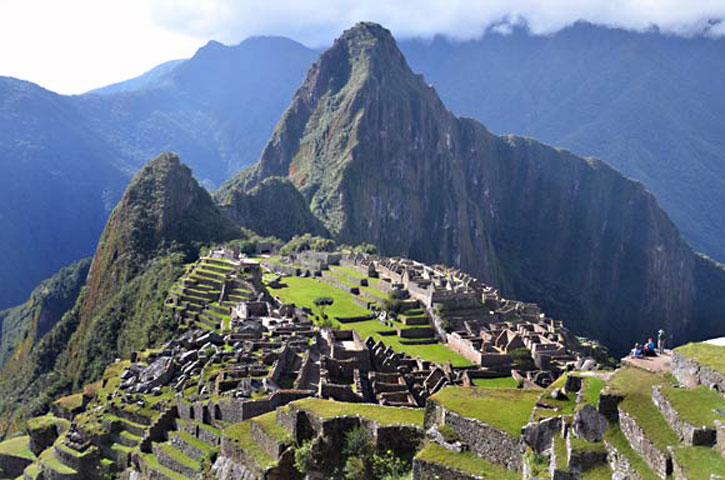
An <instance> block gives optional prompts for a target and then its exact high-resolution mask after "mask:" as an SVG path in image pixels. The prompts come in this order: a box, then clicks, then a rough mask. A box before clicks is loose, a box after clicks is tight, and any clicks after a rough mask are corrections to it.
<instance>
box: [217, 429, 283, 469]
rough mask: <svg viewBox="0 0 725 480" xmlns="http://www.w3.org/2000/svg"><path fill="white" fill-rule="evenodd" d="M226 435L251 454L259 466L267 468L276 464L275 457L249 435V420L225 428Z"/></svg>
mask: <svg viewBox="0 0 725 480" xmlns="http://www.w3.org/2000/svg"><path fill="white" fill-rule="evenodd" d="M224 436H225V437H227V438H228V439H230V440H232V441H233V442H234V443H235V444H236V445H237V446H238V447H240V448H241V449H242V450H244V451H245V452H246V453H247V454H249V455H251V456H252V457H253V458H254V460H255V461H256V462H257V465H258V466H259V468H261V469H266V468H268V467H271V466H272V465H274V463H275V461H274V459H273V458H272V457H270V456H269V455H267V453H266V452H265V451H264V450H262V449H261V448H260V446H259V445H257V444H256V443H255V442H254V441H253V440H252V438H251V437H250V436H249V420H245V421H243V422H240V423H235V424H233V425H230V426H228V427H227V428H225V429H224Z"/></svg>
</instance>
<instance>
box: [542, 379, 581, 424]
mask: <svg viewBox="0 0 725 480" xmlns="http://www.w3.org/2000/svg"><path fill="white" fill-rule="evenodd" d="M566 377H567V374H564V375H562V376H560V377H559V378H557V379H556V380H555V381H554V383H552V384H551V385H549V387H548V388H547V389H546V390H544V391H543V392H542V393H541V395H540V397H539V403H540V404H543V405H546V406H548V407H551V409H550V410H549V409H544V408H538V409H537V411H536V416H537V417H539V418H541V417H546V416H549V415H573V414H574V411H575V410H576V397H577V395H576V393H568V394H567V395H566V397H567V399H566V400H556V399H554V398H552V397H551V392H553V391H554V390H556V389H557V388H560V389H563V388H564V385H566Z"/></svg>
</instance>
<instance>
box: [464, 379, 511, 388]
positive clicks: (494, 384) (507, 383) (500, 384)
mask: <svg viewBox="0 0 725 480" xmlns="http://www.w3.org/2000/svg"><path fill="white" fill-rule="evenodd" d="M473 384H474V385H475V386H477V387H483V388H517V387H518V386H519V381H518V380H516V379H514V378H513V377H499V378H474V379H473Z"/></svg>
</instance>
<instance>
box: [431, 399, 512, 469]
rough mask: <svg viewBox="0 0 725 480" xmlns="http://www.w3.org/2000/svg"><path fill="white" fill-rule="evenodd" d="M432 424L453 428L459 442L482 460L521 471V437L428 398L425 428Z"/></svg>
mask: <svg viewBox="0 0 725 480" xmlns="http://www.w3.org/2000/svg"><path fill="white" fill-rule="evenodd" d="M436 420H437V421H436ZM433 423H436V424H439V425H440V424H444V425H448V426H450V427H451V428H453V429H454V430H455V431H456V433H457V434H458V436H459V437H460V440H461V442H463V443H466V444H468V446H469V448H470V450H471V451H472V452H473V453H475V454H476V455H478V456H479V457H481V458H483V459H484V460H487V461H489V462H492V463H496V464H498V465H501V466H503V467H505V468H507V469H509V470H515V471H521V468H522V462H523V453H524V446H523V442H522V441H521V439H518V438H514V437H512V436H511V435H509V434H508V433H506V432H504V431H502V430H499V429H497V428H494V427H492V426H490V425H487V424H485V423H484V422H482V421H480V420H476V419H473V418H467V417H463V416H461V415H459V414H457V413H455V412H452V411H450V410H448V409H446V408H444V407H443V406H441V405H439V404H437V403H435V402H430V401H429V403H428V405H426V412H425V426H426V428H430V426H431V425H432V424H433Z"/></svg>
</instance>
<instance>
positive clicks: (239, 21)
mask: <svg viewBox="0 0 725 480" xmlns="http://www.w3.org/2000/svg"><path fill="white" fill-rule="evenodd" d="M150 6H151V10H150V11H151V16H152V18H153V19H154V21H156V22H158V23H159V24H160V25H164V26H165V27H167V28H169V29H172V30H175V31H184V32H187V33H191V34H194V35H197V36H216V37H217V39H219V40H222V41H225V42H228V43H234V42H238V41H240V40H241V39H243V38H245V37H247V36H249V35H260V34H271V33H273V34H279V35H287V36H291V37H294V38H296V39H297V40H299V41H302V42H303V43H307V44H308V45H323V44H326V43H329V42H330V41H331V40H332V39H333V38H335V36H337V35H338V34H339V32H340V31H341V30H343V29H345V28H347V27H349V26H350V25H352V24H354V23H355V22H357V21H360V20H372V21H376V22H379V23H382V24H383V25H384V26H386V27H387V28H389V29H390V30H392V31H393V32H394V33H395V34H396V36H397V37H411V36H414V37H428V36H431V35H434V34H438V33H440V34H445V35H447V36H449V37H452V38H457V39H469V38H474V37H478V36H480V35H481V34H482V33H483V32H485V31H487V30H488V29H489V28H491V27H494V28H495V29H496V30H497V31H502V32H506V31H507V27H506V25H509V24H510V23H514V24H518V23H526V24H527V25H528V26H529V28H530V29H531V31H532V32H534V33H536V34H549V33H553V32H555V31H557V30H560V29H561V28H563V27H565V26H567V25H570V24H572V23H574V22H576V21H578V20H585V21H589V22H592V23H597V24H602V25H609V26H615V27H621V28H626V29H633V30H646V29H649V28H651V27H652V26H653V25H657V26H658V27H659V28H660V29H661V30H663V31H665V32H671V33H675V34H690V33H693V32H694V31H695V30H697V31H700V32H701V31H702V28H703V27H704V26H705V25H706V23H707V21H709V20H713V19H723V18H725V0H385V1H379V0H378V1H375V0H306V1H300V0H266V1H263V2H260V1H249V0H241V1H240V0H215V1H213V2H209V1H207V0H159V1H156V2H153V4H151V5H150ZM171 11H173V13H170V12H171ZM512 19H513V20H512ZM721 30H722V28H719V29H712V32H711V33H721Z"/></svg>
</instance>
